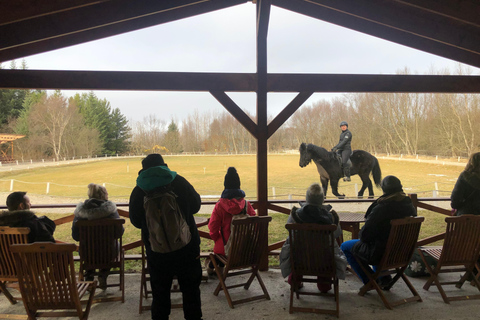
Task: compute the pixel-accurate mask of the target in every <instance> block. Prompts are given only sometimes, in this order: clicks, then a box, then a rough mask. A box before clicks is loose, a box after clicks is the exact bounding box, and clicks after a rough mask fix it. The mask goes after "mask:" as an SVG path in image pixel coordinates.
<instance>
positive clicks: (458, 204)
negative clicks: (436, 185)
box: [450, 152, 480, 216]
mask: <svg viewBox="0 0 480 320" xmlns="http://www.w3.org/2000/svg"><path fill="white" fill-rule="evenodd" d="M450 198H451V201H452V202H451V206H452V209H455V210H456V212H455V214H456V215H457V216H461V215H463V214H475V215H479V214H480V152H477V153H474V154H472V155H471V156H470V159H469V160H468V163H467V165H466V166H465V170H464V171H463V172H462V173H461V174H460V176H459V177H458V179H457V182H456V183H455V187H454V188H453V191H452V195H451V197H450Z"/></svg>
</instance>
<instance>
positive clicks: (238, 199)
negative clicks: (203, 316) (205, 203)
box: [205, 167, 256, 275]
mask: <svg viewBox="0 0 480 320" xmlns="http://www.w3.org/2000/svg"><path fill="white" fill-rule="evenodd" d="M223 186H224V187H225V189H224V190H223V191H222V195H221V196H220V200H218V202H217V203H216V204H215V207H214V208H213V211H212V215H211V217H210V221H209V222H208V229H209V230H210V236H211V237H212V240H213V241H214V246H213V252H214V253H217V254H223V255H224V254H225V245H226V244H227V242H228V239H229V238H230V233H231V229H230V226H231V222H232V219H233V216H234V215H239V214H246V215H248V216H254V215H255V214H256V213H255V210H254V209H253V207H252V205H251V204H250V202H248V201H247V200H245V192H244V191H243V190H242V189H240V177H239V175H238V173H237V169H235V168H234V167H229V168H228V170H227V173H226V174H225V179H224V181H223ZM218 262H219V263H220V261H218ZM220 265H221V266H223V264H221V263H220ZM205 267H206V269H207V273H208V274H209V275H214V274H215V272H214V271H213V264H212V263H211V262H209V260H208V259H207V260H206V261H205Z"/></svg>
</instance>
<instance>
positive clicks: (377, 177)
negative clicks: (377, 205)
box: [372, 157, 382, 188]
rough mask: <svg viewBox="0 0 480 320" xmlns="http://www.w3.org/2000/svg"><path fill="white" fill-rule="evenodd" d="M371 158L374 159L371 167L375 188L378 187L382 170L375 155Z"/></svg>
mask: <svg viewBox="0 0 480 320" xmlns="http://www.w3.org/2000/svg"><path fill="white" fill-rule="evenodd" d="M373 159H374V161H375V163H374V164H373V169H372V176H373V181H375V185H376V186H377V188H380V183H381V182H382V170H380V165H379V164H378V159H377V158H376V157H373Z"/></svg>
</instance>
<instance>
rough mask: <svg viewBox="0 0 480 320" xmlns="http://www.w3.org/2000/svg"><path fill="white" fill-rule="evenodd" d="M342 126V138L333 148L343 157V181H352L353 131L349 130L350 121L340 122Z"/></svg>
mask: <svg viewBox="0 0 480 320" xmlns="http://www.w3.org/2000/svg"><path fill="white" fill-rule="evenodd" d="M340 128H341V129H342V133H341V134H340V140H339V141H338V143H337V145H336V146H335V147H333V148H332V151H333V152H337V153H338V155H339V156H340V157H341V158H342V167H343V173H344V175H345V178H343V181H351V179H350V164H351V162H349V161H348V160H350V155H351V154H352V145H351V143H352V133H351V132H350V131H349V130H348V123H347V122H346V121H342V122H340Z"/></svg>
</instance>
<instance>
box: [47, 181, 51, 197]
mask: <svg viewBox="0 0 480 320" xmlns="http://www.w3.org/2000/svg"><path fill="white" fill-rule="evenodd" d="M49 192H50V182H47V194H48V193H49Z"/></svg>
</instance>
